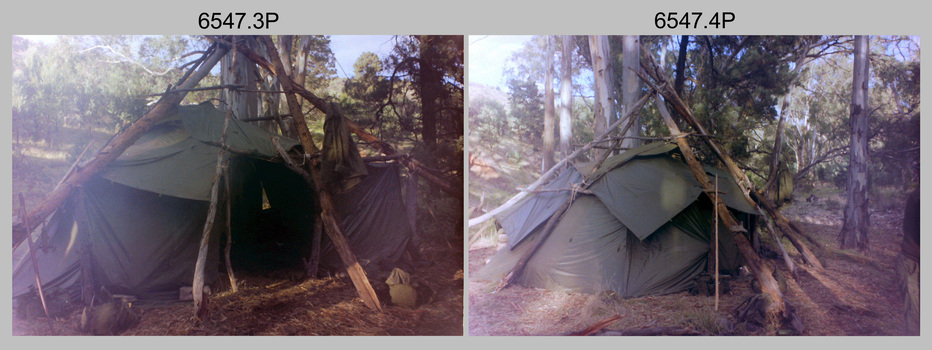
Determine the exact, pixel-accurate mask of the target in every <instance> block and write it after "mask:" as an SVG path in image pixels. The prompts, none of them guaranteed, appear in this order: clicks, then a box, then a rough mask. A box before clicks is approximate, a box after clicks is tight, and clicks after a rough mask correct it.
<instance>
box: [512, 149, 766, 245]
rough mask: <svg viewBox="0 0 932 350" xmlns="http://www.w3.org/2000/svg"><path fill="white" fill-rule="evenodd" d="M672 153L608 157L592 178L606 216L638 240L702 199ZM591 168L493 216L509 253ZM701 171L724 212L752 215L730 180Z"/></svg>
mask: <svg viewBox="0 0 932 350" xmlns="http://www.w3.org/2000/svg"><path fill="white" fill-rule="evenodd" d="M676 151H678V148H677V146H676V145H675V144H671V143H666V142H655V143H651V144H647V145H644V146H641V147H638V148H635V149H632V150H629V151H627V152H625V153H622V154H620V155H616V156H612V157H610V158H608V159H606V160H605V162H603V164H602V166H600V167H599V169H598V170H597V171H596V172H595V175H596V177H594V178H596V179H598V180H596V181H595V182H594V183H593V184H592V186H590V187H589V190H591V191H592V192H593V193H594V194H595V196H596V197H598V199H599V200H601V201H602V202H603V203H604V204H605V206H606V207H607V208H608V210H609V212H611V213H612V215H613V216H614V217H615V218H617V219H618V221H621V222H622V223H623V224H624V225H625V226H626V227H627V228H628V229H629V230H630V231H631V232H632V233H633V234H634V235H635V236H637V237H638V238H639V239H641V240H643V239H645V238H647V237H648V236H650V235H651V234H653V233H654V232H655V231H657V229H658V228H660V227H661V226H663V225H664V224H665V223H666V222H668V221H670V220H671V219H672V218H673V217H674V216H676V215H677V214H679V213H680V212H681V211H683V209H685V208H686V207H688V206H689V205H690V204H692V203H693V202H695V201H696V199H697V198H698V197H699V194H700V193H702V187H701V186H700V185H699V182H698V181H697V180H696V179H695V177H694V176H693V174H692V172H691V171H690V170H689V167H688V166H687V165H686V164H685V163H684V162H683V161H682V160H679V159H676V158H675V157H673V156H671V155H672V154H674V152H676ZM634 160H637V161H634ZM591 168H592V165H591V164H578V165H576V167H575V168H570V169H569V170H567V171H564V172H563V173H562V174H560V175H559V176H558V177H557V178H556V179H555V180H554V181H551V182H550V183H548V184H547V185H545V186H543V188H544V189H546V190H559V189H563V190H567V191H560V192H540V193H536V194H533V195H531V196H528V197H527V198H525V199H524V200H522V201H520V202H519V203H518V204H516V205H515V206H514V207H512V209H509V210H507V211H504V212H502V213H499V214H498V215H496V219H497V220H498V222H499V223H500V224H501V225H502V228H503V229H504V230H505V233H506V234H507V235H508V238H509V244H510V247H511V248H514V246H515V245H517V244H518V243H519V242H520V241H521V240H523V239H524V238H525V237H526V236H527V235H528V234H530V233H531V231H533V230H534V229H535V228H537V227H538V226H539V225H541V224H542V223H544V222H545V221H546V220H547V219H548V218H549V217H550V216H552V215H553V214H554V213H555V212H556V209H557V208H558V207H559V206H560V205H561V204H563V201H565V200H566V198H567V197H568V196H569V191H568V190H569V189H570V188H571V184H578V183H580V182H582V176H581V175H580V172H579V171H577V169H591ZM705 170H706V172H707V173H710V174H711V175H715V174H717V175H718V176H719V178H720V179H719V190H720V192H722V194H723V200H724V201H725V204H726V205H727V206H728V207H730V208H732V209H735V210H739V211H742V212H745V213H752V214H753V213H756V212H755V211H754V207H753V205H752V204H750V203H748V202H747V200H746V199H745V198H744V196H742V195H741V192H740V190H739V188H738V186H737V184H735V183H734V180H732V178H731V176H730V175H729V174H727V173H726V172H724V171H722V170H719V169H716V168H714V167H711V166H706V167H705ZM585 172H588V171H585Z"/></svg>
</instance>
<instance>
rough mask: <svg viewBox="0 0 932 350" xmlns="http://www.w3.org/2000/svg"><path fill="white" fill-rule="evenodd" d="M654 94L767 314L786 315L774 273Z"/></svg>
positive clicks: (661, 113)
mask: <svg viewBox="0 0 932 350" xmlns="http://www.w3.org/2000/svg"><path fill="white" fill-rule="evenodd" d="M654 93H655V94H657V98H656V101H657V107H658V110H659V111H660V116H661V117H662V118H663V121H664V123H666V124H667V128H669V129H670V133H671V134H672V136H673V137H674V138H675V140H676V144H677V145H678V146H679V148H680V152H681V153H682V154H683V158H684V159H685V160H686V163H687V164H688V165H689V169H690V171H692V173H693V176H695V177H696V180H697V181H699V184H700V185H701V186H702V191H703V192H705V193H706V195H707V196H709V198H713V199H715V205H716V206H717V207H718V217H720V218H721V219H722V222H724V223H725V226H726V227H728V231H730V232H731V234H732V236H734V239H735V243H736V244H737V245H738V250H739V251H740V252H741V255H743V256H744V258H745V260H747V262H748V267H749V268H750V269H751V272H752V273H754V277H756V278H757V281H758V282H759V283H760V285H761V290H762V291H763V292H764V293H766V294H767V295H768V296H770V299H771V300H772V303H771V304H770V307H769V308H768V312H769V313H771V314H774V315H782V316H788V315H787V308H786V304H785V301H784V300H783V293H781V292H780V287H779V285H778V284H777V281H776V280H775V279H774V278H773V270H771V268H770V266H768V265H767V264H766V263H765V262H764V261H763V259H761V258H760V256H759V255H757V252H755V251H754V248H753V247H751V243H750V242H749V241H748V239H747V237H745V236H744V231H745V230H744V228H743V227H741V225H740V224H738V221H737V220H735V218H734V216H732V215H731V212H729V211H728V207H726V206H725V203H724V202H723V201H722V200H721V198H719V197H718V196H716V195H715V193H714V191H715V189H714V188H713V185H712V183H711V181H710V180H709V177H708V175H706V173H705V169H704V168H703V167H702V164H700V163H699V161H698V160H697V159H696V156H695V155H694V154H693V151H692V148H690V146H689V142H687V141H686V138H685V137H683V136H684V135H683V134H682V133H680V128H679V127H678V126H677V125H676V123H674V122H673V117H672V116H671V115H670V112H669V111H668V110H667V109H666V106H665V105H664V103H663V99H661V97H660V96H659V93H658V92H654Z"/></svg>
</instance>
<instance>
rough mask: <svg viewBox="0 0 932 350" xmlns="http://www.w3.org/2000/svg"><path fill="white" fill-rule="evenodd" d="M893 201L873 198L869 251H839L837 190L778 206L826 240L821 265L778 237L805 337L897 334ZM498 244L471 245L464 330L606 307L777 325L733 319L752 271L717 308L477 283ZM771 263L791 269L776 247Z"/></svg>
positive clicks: (575, 315) (595, 315)
mask: <svg viewBox="0 0 932 350" xmlns="http://www.w3.org/2000/svg"><path fill="white" fill-rule="evenodd" d="M903 199H905V195H903ZM896 203H897V204H889V202H887V203H885V204H872V208H871V225H872V228H871V237H870V251H868V252H867V253H859V252H856V251H840V250H838V249H837V247H838V243H837V235H838V232H839V231H840V230H841V219H842V209H843V208H844V202H843V198H842V197H841V195H840V194H830V195H826V196H825V197H820V198H816V199H815V200H814V201H812V202H807V201H805V200H800V201H797V202H794V203H792V204H788V205H786V206H784V207H783V210H782V211H783V213H784V214H785V215H787V216H788V217H789V218H790V219H791V220H792V221H794V222H795V223H796V224H797V225H798V226H799V227H800V228H801V229H802V230H803V231H804V232H805V233H808V234H809V235H811V236H813V237H814V238H815V239H816V240H818V241H820V242H821V243H822V244H823V245H824V246H825V247H826V248H827V249H826V252H825V253H823V254H821V255H819V258H820V259H821V261H822V263H823V264H824V265H825V268H824V269H821V270H820V269H815V268H811V267H806V266H803V265H802V263H801V259H800V258H799V254H798V252H797V251H796V250H795V249H794V248H793V246H792V245H791V244H789V242H787V241H786V240H785V239H784V240H783V244H784V246H785V247H786V249H787V251H788V253H789V254H790V256H791V257H793V260H794V262H796V264H797V266H799V269H798V273H797V275H796V276H795V278H793V277H790V278H787V279H786V281H787V283H786V286H787V290H786V292H785V296H786V300H787V301H788V302H789V304H790V305H792V307H794V308H795V310H796V313H797V314H798V316H799V318H800V320H801V321H802V324H803V325H804V327H805V331H804V332H803V333H802V334H803V335H832V336H842V335H861V336H864V335H903V331H902V328H903V324H904V320H903V316H902V308H903V303H902V301H901V300H900V299H899V298H898V297H897V295H898V294H897V289H896V286H895V273H894V260H895V258H896V256H897V254H898V253H899V250H900V248H899V244H900V242H901V241H902V236H903V234H902V213H903V205H904V203H905V200H899V199H897V201H896ZM768 235H769V234H768ZM770 242H773V241H772V239H771V240H770ZM482 243H486V244H482ZM501 245H502V244H501V243H498V242H491V243H488V242H484V241H480V242H479V243H477V244H475V245H473V246H472V248H471V249H470V251H469V270H468V271H469V315H468V319H469V330H468V333H469V335H563V334H568V333H571V332H574V331H580V330H583V329H585V328H586V327H588V326H590V325H593V324H595V323H596V322H599V321H602V320H606V319H608V318H609V317H612V316H613V315H619V316H621V319H619V320H618V321H615V322H612V323H611V324H610V325H609V326H608V327H607V329H610V330H638V329H647V328H657V327H676V328H680V329H686V330H689V331H690V332H694V333H696V334H701V335H775V334H778V331H779V328H780V327H779V326H777V325H775V324H769V325H765V326H763V327H754V326H753V325H749V324H747V323H738V322H735V316H734V314H733V311H734V310H735V308H736V307H737V306H738V305H739V304H740V303H741V302H742V301H744V300H745V299H746V298H748V297H749V296H751V295H753V294H755V293H754V292H753V291H752V289H751V284H752V283H753V279H752V277H750V276H748V277H744V278H739V279H737V280H735V281H733V282H732V283H731V284H730V285H731V290H730V292H729V293H727V294H725V295H723V296H722V297H721V300H720V305H719V309H718V310H717V311H716V310H715V309H714V298H713V297H707V296H691V295H689V294H688V293H686V292H682V293H678V294H672V295H664V296H648V297H640V298H631V299H627V300H621V299H616V298H613V297H608V296H606V295H604V294H603V295H590V294H570V293H563V292H555V291H549V290H544V289H538V288H525V287H521V286H512V287H509V288H506V289H503V290H501V291H497V292H496V291H495V290H496V288H497V287H498V285H499V283H500V282H498V281H495V282H489V281H480V280H477V279H476V275H477V274H478V271H479V270H480V269H481V268H482V267H483V266H484V265H485V264H486V263H487V262H488V259H489V258H490V257H491V256H492V255H493V254H494V253H495V251H496V250H497V249H498V247H500V246H501ZM774 249H775V248H774ZM770 262H771V263H772V266H775V267H777V268H778V269H780V270H781V271H782V272H783V273H784V274H785V275H788V273H787V268H786V266H784V265H783V262H782V259H779V256H778V255H777V256H774V258H771V259H770Z"/></svg>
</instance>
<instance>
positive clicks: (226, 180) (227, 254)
mask: <svg viewBox="0 0 932 350" xmlns="http://www.w3.org/2000/svg"><path fill="white" fill-rule="evenodd" d="M229 174H230V169H229V167H225V168H224V169H223V184H224V189H225V190H226V194H227V195H226V197H227V245H226V247H225V248H224V250H223V255H224V257H225V260H226V265H227V277H229V278H230V289H232V290H233V293H236V292H238V291H239V286H237V285H236V275H235V274H233V262H232V261H230V250H231V249H232V247H233V225H232V224H231V221H232V219H231V214H232V207H233V192H230V176H229Z"/></svg>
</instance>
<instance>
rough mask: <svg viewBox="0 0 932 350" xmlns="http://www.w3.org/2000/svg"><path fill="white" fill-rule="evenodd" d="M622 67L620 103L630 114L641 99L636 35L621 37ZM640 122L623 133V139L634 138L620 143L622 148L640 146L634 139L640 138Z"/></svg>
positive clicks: (637, 140)
mask: <svg viewBox="0 0 932 350" xmlns="http://www.w3.org/2000/svg"><path fill="white" fill-rule="evenodd" d="M621 40H622V47H623V51H622V57H621V59H622V65H623V67H624V71H623V72H622V73H621V79H622V86H621V103H622V105H623V106H624V108H625V109H624V111H625V113H629V112H632V111H630V109H631V108H633V107H634V104H635V103H636V102H637V100H638V99H639V98H640V97H641V83H640V79H639V78H638V75H637V71H638V70H639V69H640V67H641V44H640V37H639V36H637V35H625V36H622V39H621ZM640 131H641V122H640V118H638V119H636V120H634V124H632V126H631V128H630V129H628V132H627V133H625V134H624V135H622V136H624V137H635V138H629V139H624V140H622V141H621V147H622V148H635V147H638V146H640V145H641V143H642V142H641V140H639V139H637V138H636V137H638V136H640Z"/></svg>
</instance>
